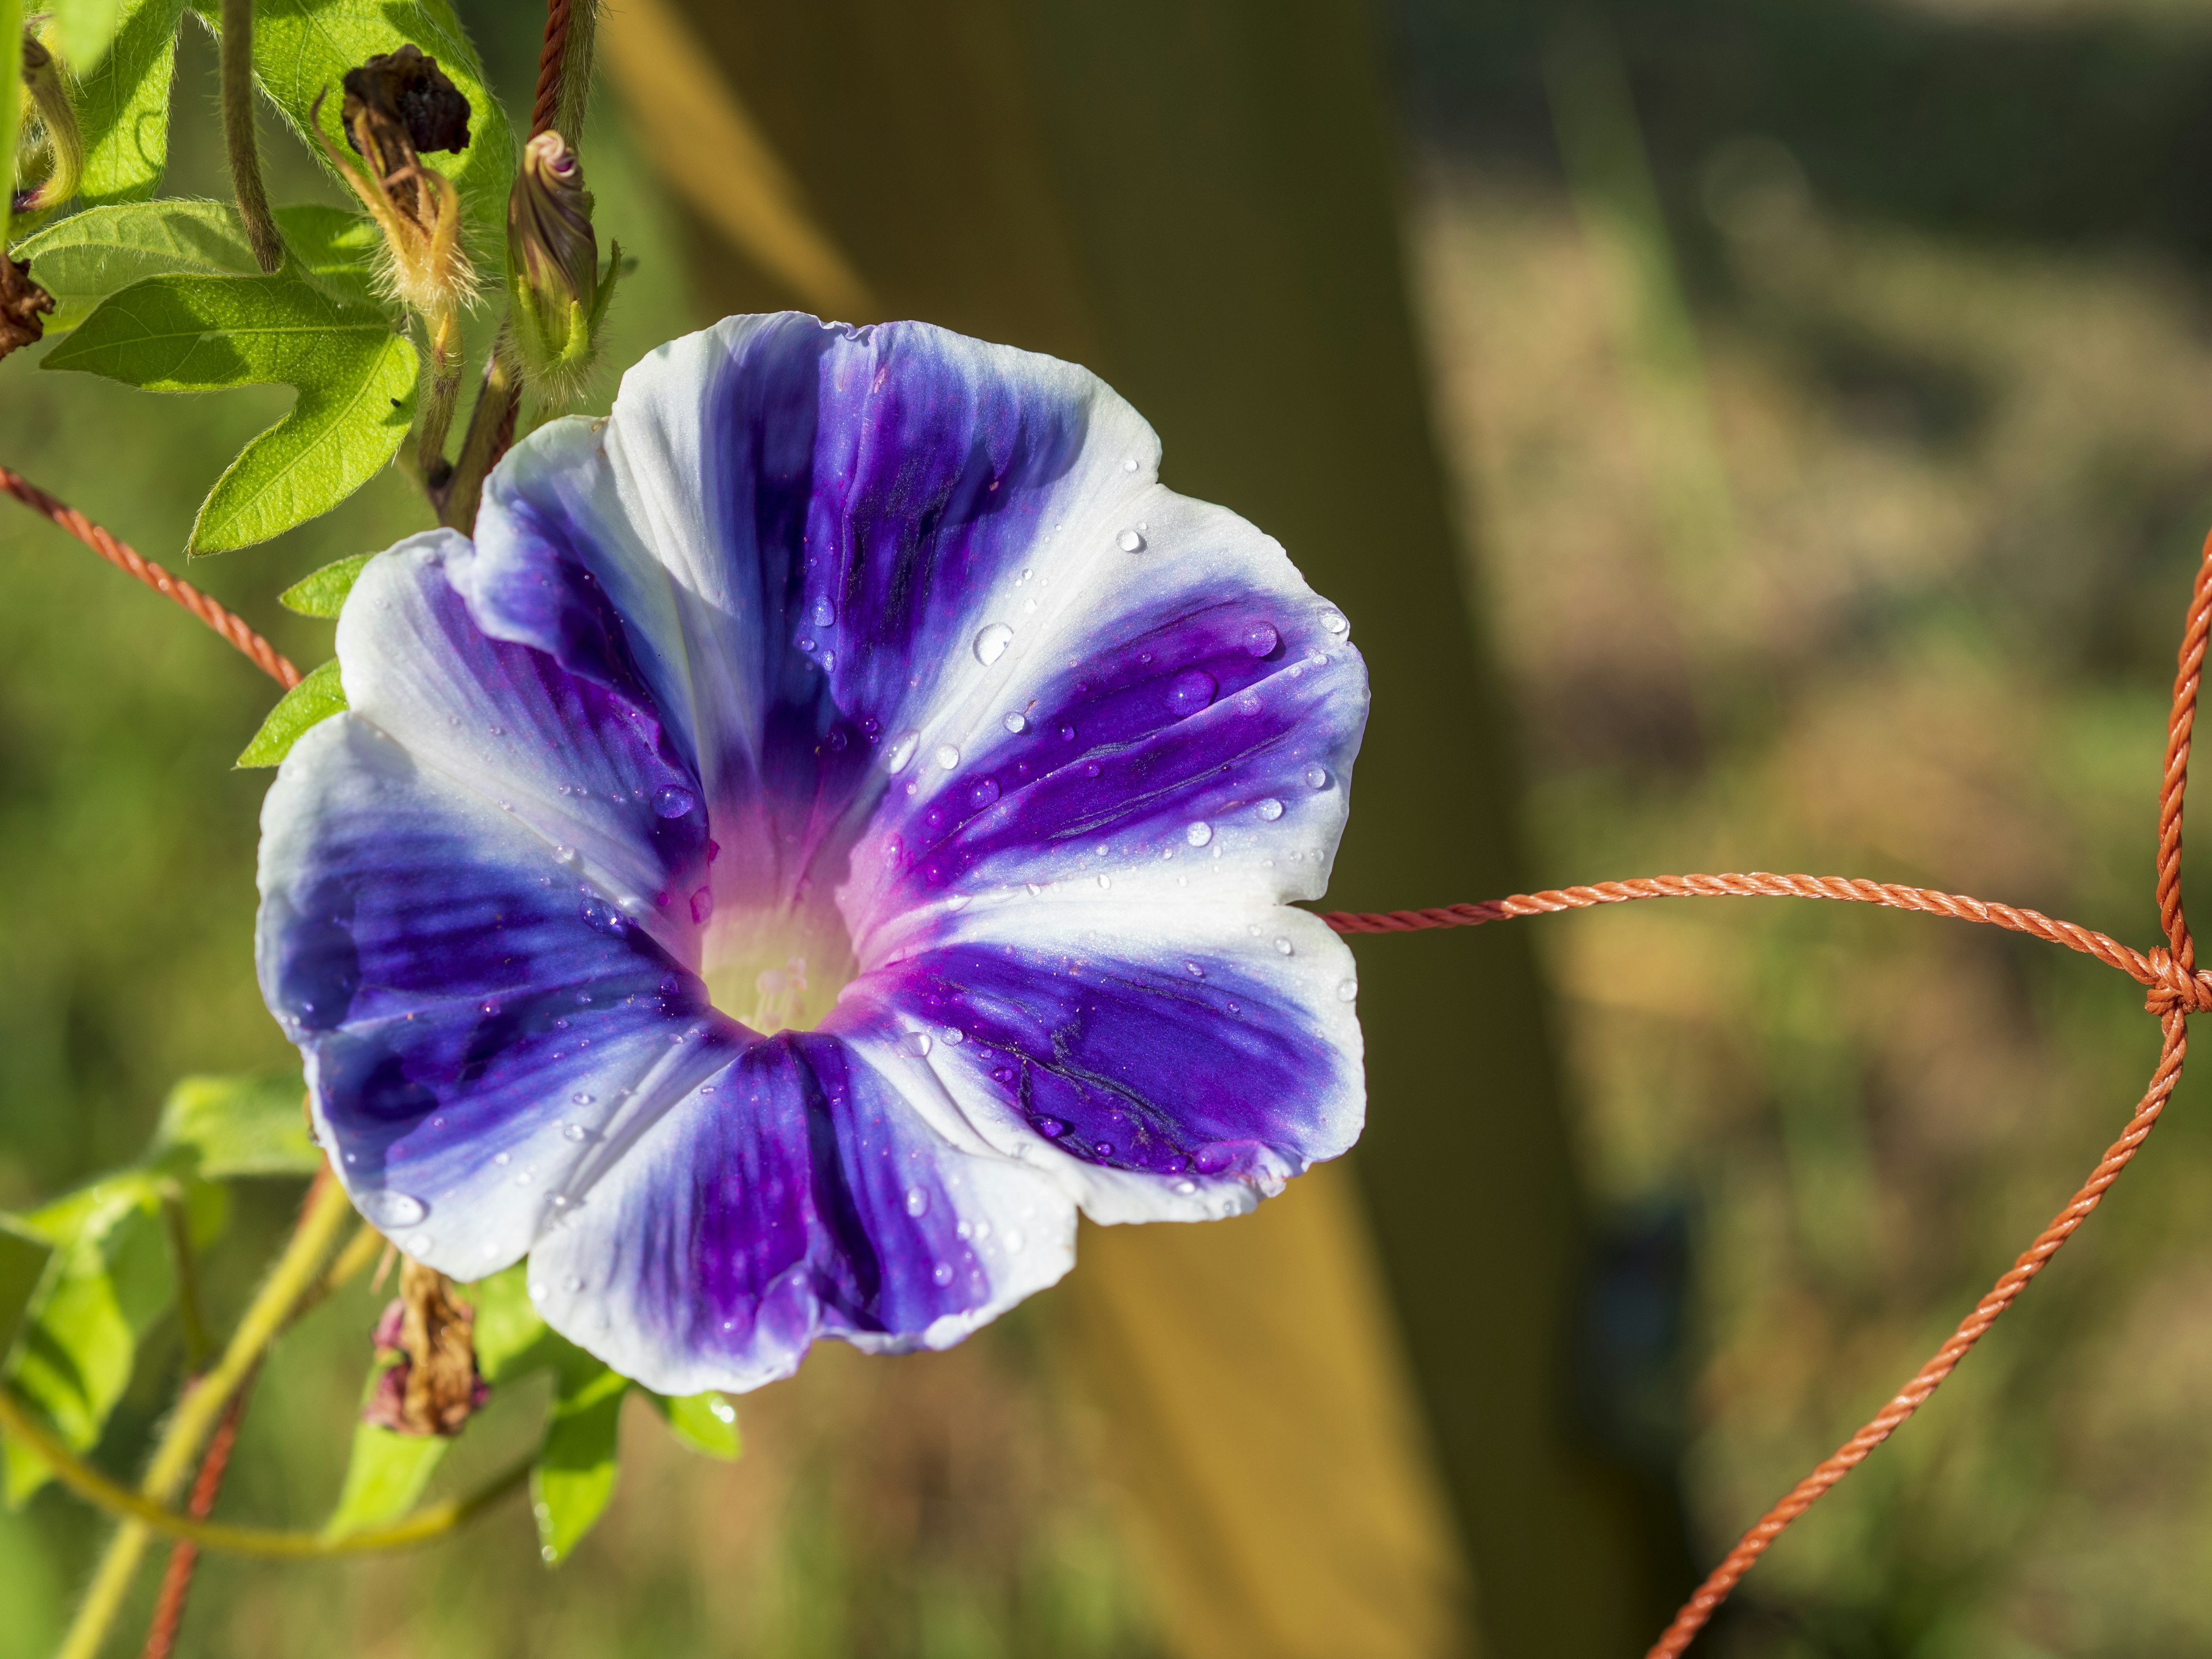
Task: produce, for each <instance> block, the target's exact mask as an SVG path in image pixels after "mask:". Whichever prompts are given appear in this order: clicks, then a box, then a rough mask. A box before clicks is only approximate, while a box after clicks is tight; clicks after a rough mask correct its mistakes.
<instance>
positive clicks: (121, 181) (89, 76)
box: [19, 0, 185, 282]
mask: <svg viewBox="0 0 2212 1659" xmlns="http://www.w3.org/2000/svg"><path fill="white" fill-rule="evenodd" d="M107 3H109V4H110V5H111V7H112V9H113V12H114V17H115V27H113V29H112V31H111V39H110V43H109V45H108V46H106V52H105V55H104V56H101V57H100V58H98V60H97V64H96V66H95V64H94V60H92V59H90V58H85V57H83V56H82V55H81V54H80V53H79V52H78V51H77V50H76V48H75V47H74V46H71V45H70V42H69V41H68V40H66V39H64V40H61V41H60V42H59V44H60V46H61V48H62V59H63V62H64V64H67V65H68V66H69V69H70V74H71V76H72V77H73V78H74V79H75V81H76V85H75V86H74V87H73V88H71V89H70V102H71V104H72V105H74V106H75V107H76V119H77V129H78V131H79V132H81V133H82V136H83V138H84V149H85V155H84V179H83V182H82V184H81V185H79V186H78V193H77V199H78V200H79V201H80V202H82V203H83V204H85V205H86V206H88V207H100V206H103V205H106V204H110V203H114V202H137V201H143V200H145V199H146V198H147V197H150V196H152V195H153V193H154V192H155V191H156V190H158V189H159V188H160V187H161V174H162V173H163V172H164V171H165V170H166V169H167V167H168V162H169V86H170V82H172V81H173V80H174V79H175V78H176V70H177V25H178V23H179V21H181V20H182V18H183V16H184V14H185V7H184V0H122V3H121V4H120V5H114V4H113V0H107ZM57 228H58V227H57ZM19 252H20V250H19ZM44 279H45V273H44V272H41V273H40V280H41V282H43V281H44Z"/></svg>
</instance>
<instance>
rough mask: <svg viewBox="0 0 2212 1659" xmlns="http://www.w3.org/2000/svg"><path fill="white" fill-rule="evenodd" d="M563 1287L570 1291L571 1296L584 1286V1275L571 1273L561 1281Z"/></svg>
mask: <svg viewBox="0 0 2212 1659" xmlns="http://www.w3.org/2000/svg"><path fill="white" fill-rule="evenodd" d="M561 1288H562V1290H564V1291H568V1294H569V1295H571V1296H574V1295H575V1293H576V1292H577V1291H580V1290H582V1289H583V1288H584V1280H583V1278H582V1276H581V1275H580V1274H578V1273H570V1274H569V1275H568V1277H567V1278H566V1279H562V1281H561Z"/></svg>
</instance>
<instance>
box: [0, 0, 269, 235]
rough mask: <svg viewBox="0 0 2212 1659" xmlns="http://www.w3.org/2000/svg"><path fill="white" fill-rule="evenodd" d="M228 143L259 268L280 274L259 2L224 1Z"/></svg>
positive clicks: (225, 138)
mask: <svg viewBox="0 0 2212 1659" xmlns="http://www.w3.org/2000/svg"><path fill="white" fill-rule="evenodd" d="M0 3H5V0H0ZM222 141H223V147H224V148H225V149H227V150H228V151H229V153H230V183H231V188H232V190H233V191H235V192H236V193H237V196H238V216H239V217H240V219H242V220H244V221H245V222H246V243H247V245H248V246H251V247H252V250H253V259H254V263H255V264H258V265H259V266H260V267H261V269H262V270H276V267H277V266H278V265H280V264H283V263H284V239H283V237H282V236H281V235H279V234H277V231H276V218H275V217H274V216H272V215H271V214H270V211H269V192H268V191H265V190H264V189H263V188H262V185H261V146H260V143H259V141H258V138H257V137H255V134H254V131H253V0H222Z"/></svg>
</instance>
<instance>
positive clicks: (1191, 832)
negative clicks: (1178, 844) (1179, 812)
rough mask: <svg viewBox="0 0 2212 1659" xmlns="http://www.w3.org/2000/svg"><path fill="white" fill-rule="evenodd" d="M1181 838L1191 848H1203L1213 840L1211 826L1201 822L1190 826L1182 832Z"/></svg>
mask: <svg viewBox="0 0 2212 1659" xmlns="http://www.w3.org/2000/svg"><path fill="white" fill-rule="evenodd" d="M1182 838H1183V839H1184V840H1185V841H1187V842H1189V843H1190V844H1191V845H1192V846H1193V847H1203V846H1205V845H1206V842H1210V841H1212V839H1213V826H1212V824H1210V823H1204V822H1202V821H1201V822H1200V823H1194V824H1191V825H1190V826H1189V827H1188V828H1187V829H1184V830H1183V832H1182Z"/></svg>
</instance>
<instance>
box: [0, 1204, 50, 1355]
mask: <svg viewBox="0 0 2212 1659" xmlns="http://www.w3.org/2000/svg"><path fill="white" fill-rule="evenodd" d="M53 1253H54V1247H53V1246H52V1245H51V1244H49V1243H46V1240H45V1239H43V1238H40V1237H35V1236H34V1235H33V1234H32V1233H31V1232H30V1231H27V1229H25V1228H23V1227H21V1226H20V1225H17V1224H16V1223H15V1222H14V1221H12V1220H9V1219H8V1218H4V1217H0V1361H4V1360H5V1359H6V1358H7V1356H8V1353H9V1350H10V1349H12V1348H13V1347H14V1346H15V1336H16V1334H17V1333H18V1332H19V1331H21V1329H22V1328H23V1316H24V1315H25V1314H27V1313H28V1312H29V1311H30V1309H31V1298H32V1297H33V1296H34V1295H36V1294H37V1292H38V1289H39V1280H40V1279H41V1278H43V1277H44V1276H45V1273H46V1263H47V1261H50V1260H51V1259H52V1256H53Z"/></svg>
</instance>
